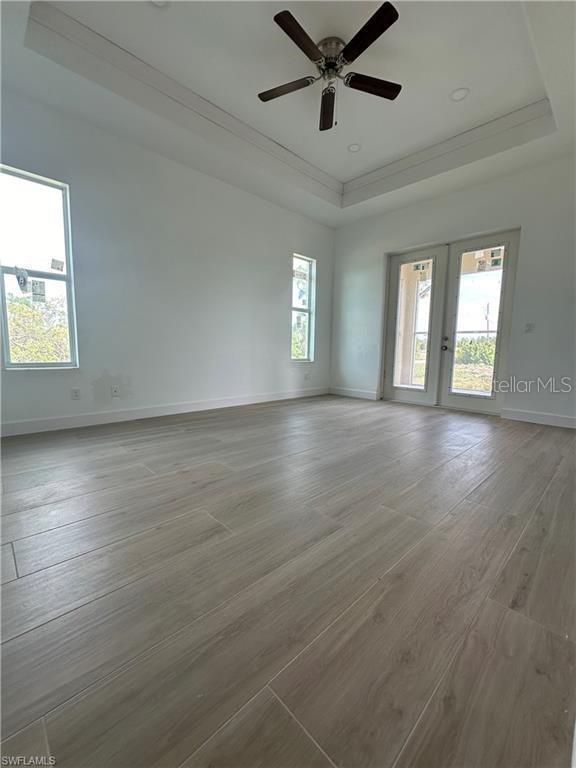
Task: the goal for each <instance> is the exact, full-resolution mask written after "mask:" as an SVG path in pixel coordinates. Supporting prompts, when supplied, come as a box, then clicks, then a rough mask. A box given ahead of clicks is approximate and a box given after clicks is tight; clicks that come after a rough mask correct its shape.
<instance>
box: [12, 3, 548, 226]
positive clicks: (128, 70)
mask: <svg viewBox="0 0 576 768" xmlns="http://www.w3.org/2000/svg"><path fill="white" fill-rule="evenodd" d="M25 44H26V46H27V47H28V48H30V49H32V50H34V51H35V52H37V53H40V54H42V55H44V56H46V57H47V58H49V59H52V60H53V61H55V62H56V63H58V64H60V65H62V66H64V67H66V68H67V69H69V70H70V71H72V72H75V73H76V74H79V75H81V76H82V77H85V78H87V79H88V80H91V81H93V82H95V83H97V84H98V85H101V86H103V87H104V88H106V89H108V90H109V91H112V92H113V93H116V94H117V95H119V96H121V97H123V98H125V99H126V100H128V101H130V102H132V103H134V104H136V105H138V106H139V107H141V108H143V109H146V110H148V111H150V112H152V113H154V114H156V115H159V116H160V117H161V118H163V119H165V120H167V121H169V122H172V123H173V124H175V125H179V126H182V127H184V128H186V129H188V130H189V131H191V132H192V133H194V134H196V135H198V136H200V137H202V138H203V139H204V140H206V141H207V142H210V144H211V145H213V147H215V148H217V152H219V153H220V152H221V153H222V155H223V156H224V157H226V158H227V160H226V163H227V164H228V165H230V166H231V165H232V164H233V163H234V164H236V165H238V164H242V163H243V164H244V165H243V166H242V169H243V170H242V174H243V175H242V176H241V177H240V178H241V179H243V178H244V177H246V176H247V174H248V173H250V172H254V169H257V170H258V172H259V173H263V174H264V175H265V176H266V178H268V179H269V183H270V184H272V183H274V184H283V185H284V188H285V189H292V191H294V190H295V189H296V190H301V191H305V192H306V193H307V194H308V195H311V196H312V198H309V199H312V200H313V199H314V198H316V199H317V200H321V201H323V202H324V203H328V204H329V206H328V207H331V208H332V210H334V213H335V214H336V213H337V209H344V208H350V207H351V206H355V205H358V204H360V203H362V202H365V201H367V200H371V199H374V198H377V197H381V196H383V195H386V194H387V193H389V192H392V191H394V190H398V189H400V188H402V187H407V186H409V185H412V184H416V183H417V182H419V181H423V180H424V179H430V178H432V177H434V176H438V175H439V174H442V173H446V172H448V171H451V170H454V169H455V168H458V167H460V166H464V165H467V164H469V163H473V162H475V161H477V160H481V159H483V158H486V157H489V156H492V155H495V154H498V153H499V152H503V151H505V150H507V149H511V148H513V147H516V146H519V145H522V144H525V143H527V142H529V141H532V140H534V139H537V138H541V137H543V136H546V135H548V134H550V133H553V132H554V131H556V129H557V128H556V122H555V119H554V115H553V112H552V108H551V105H550V102H549V100H548V99H547V98H544V99H541V100H540V101H537V102H535V103H534V104H529V105H527V106H524V107H522V108H520V109H517V110H515V111H513V112H510V113H508V114H506V115H503V116H501V117H498V118H496V119H494V120H491V121H489V122H486V123H484V124H482V125H479V126H476V127H475V128H472V129H471V130H469V131H465V132H463V133H460V134H458V135H456V136H453V137H451V138H449V139H447V140H445V141H442V142H439V143H437V144H434V145H432V146H430V147H427V148H425V149H423V150H421V151H418V152H414V153H411V154H410V155H407V156H405V157H403V158H401V159H398V160H395V161H393V162H391V163H387V164H386V165H384V166H382V167H381V168H378V169H377V170H374V171H371V172H369V173H366V174H364V175H362V176H359V177H357V178H355V179H352V180H350V181H347V182H345V183H342V182H341V181H339V180H338V179H336V178H334V177H333V176H331V175H330V174H328V173H326V172H325V171H323V170H322V169H320V168H317V167H316V166H315V165H313V164H311V163H309V162H308V161H306V160H304V159H303V158H301V157H299V156H298V155H297V154H295V153H294V152H291V151H290V150H289V149H287V148H286V147H284V146H282V145H281V144H279V143H277V142H275V141H274V140H273V139H271V138H269V137H268V136H266V135H264V134H263V133H261V132H260V131H257V130H256V129H255V128H252V127H251V126H250V125H248V124H247V123H244V122H243V121H241V120H239V119H238V118H236V117H234V115H231V114H230V113H228V112H226V111H225V110H223V109H220V108H219V107H217V106H216V105H215V104H212V103H211V102H209V101H207V100H206V99H204V98H203V97H201V96H199V95H198V94H197V93H194V92H193V91H191V90H190V89H189V88H186V87H185V86H183V85H182V84H180V83H178V82H176V81H175V80H173V79H172V78H170V77H169V76H167V75H165V74H164V73H162V72H160V71H159V70H157V69H155V68H154V67H152V66H150V65H149V64H147V63H146V62H144V61H142V60H141V59H139V58H138V57H136V56H134V55H133V54H131V53H130V52H129V51H126V50H125V49H124V48H122V47H120V46H118V45H117V44H116V43H113V42H112V41H111V40H109V39H107V38H106V37H104V36H102V35H100V34H98V33H97V32H95V31H94V30H92V29H90V28H89V27H87V26H85V25H84V24H82V23H80V22H79V21H77V20H76V19H74V18H73V17H72V16H70V15H69V14H68V13H66V12H64V11H63V10H61V9H60V8H58V7H57V5H56V4H53V3H48V2H33V3H32V4H31V5H30V12H29V17H28V24H27V28H26V36H25ZM205 172H206V171H205ZM226 174H227V178H225V180H229V181H230V183H232V184H236V185H237V186H238V185H239V181H238V178H239V177H238V175H236V176H233V175H232V171H231V170H228V169H227V170H226ZM219 178H222V175H220V176H219ZM335 209H336V210H335Z"/></svg>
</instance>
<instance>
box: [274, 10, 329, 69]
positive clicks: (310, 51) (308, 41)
mask: <svg viewBox="0 0 576 768" xmlns="http://www.w3.org/2000/svg"><path fill="white" fill-rule="evenodd" d="M274 21H275V22H276V24H278V26H279V27H280V29H282V30H284V32H286V34H287V35H288V37H289V38H290V39H291V40H292V42H294V43H296V45H297V46H298V48H300V50H301V51H303V52H304V53H305V54H306V56H308V58H309V59H310V61H314V62H316V61H321V60H322V59H323V58H324V55H323V53H322V51H321V50H320V48H318V46H317V45H316V43H315V42H314V41H313V40H312V38H311V37H310V36H309V35H308V34H307V33H306V32H305V31H304V30H303V29H302V27H301V26H300V24H298V22H297V21H296V19H295V18H294V16H292V14H291V13H290V11H280V13H277V14H276V16H274Z"/></svg>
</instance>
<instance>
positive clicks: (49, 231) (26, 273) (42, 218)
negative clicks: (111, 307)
mask: <svg viewBox="0 0 576 768" xmlns="http://www.w3.org/2000/svg"><path fill="white" fill-rule="evenodd" d="M0 206H1V208H2V213H3V216H2V220H3V221H2V227H1V229H0V253H1V254H2V266H1V273H2V274H1V280H0V292H1V294H2V323H3V339H4V365H5V367H6V368H9V369H18V368H74V367H77V366H78V354H77V347H76V325H75V317H74V285H73V279H72V257H71V253H70V232H69V207H68V186H67V185H66V184H61V183H60V182H57V181H51V180H50V179H44V178H42V177H40V176H34V175H33V174H29V173H26V172H25V171H18V170H15V169H13V168H8V167H6V166H1V167H0Z"/></svg>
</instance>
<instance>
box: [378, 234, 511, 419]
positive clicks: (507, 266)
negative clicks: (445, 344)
mask: <svg viewBox="0 0 576 768" xmlns="http://www.w3.org/2000/svg"><path fill="white" fill-rule="evenodd" d="M520 237H521V230H520V228H519V227H518V228H513V229H505V230H498V231H496V232H492V233H489V234H483V235H477V236H474V235H472V236H471V237H465V238H459V239H458V240H453V241H452V242H451V243H442V244H438V245H435V246H423V247H419V248H410V249H406V250H402V251H394V252H389V253H386V254H385V263H386V269H385V272H384V279H385V285H384V296H385V307H384V313H383V323H382V335H381V350H382V351H381V359H380V377H379V385H380V386H379V394H378V397H379V398H380V399H382V400H391V401H394V402H404V403H411V404H420V405H429V406H432V407H439V408H446V409H450V410H459V411H472V412H474V413H479V412H484V413H487V414H493V415H494V414H495V415H499V414H500V412H501V409H502V406H503V397H504V396H503V393H497V394H496V396H493V397H491V398H485V399H484V398H481V397H479V396H477V395H456V394H454V395H452V393H451V396H452V397H454V398H457V401H456V402H444V403H443V404H441V403H440V400H441V393H442V392H443V387H444V383H445V377H446V373H445V371H446V370H449V371H450V372H451V370H452V367H451V365H450V366H448V365H447V364H446V363H444V362H443V361H441V362H440V366H441V370H440V371H439V375H438V377H437V386H436V387H434V386H432V389H433V390H435V395H436V397H435V399H434V400H433V401H432V402H430V401H427V400H426V399H423V398H417V397H416V398H414V397H413V396H412V397H411V393H412V395H413V393H414V390H410V389H406V390H402V392H406V394H405V395H404V394H402V395H401V396H400V397H397V396H396V390H397V389H399V388H396V387H394V388H393V387H392V377H393V366H394V337H393V336H392V334H389V330H390V329H392V328H393V327H394V326H395V323H396V316H395V315H396V303H395V302H394V301H393V291H394V278H395V274H394V269H393V264H394V262H393V259H396V260H399V259H402V263H405V261H406V262H409V261H418V260H420V258H424V255H425V254H432V253H436V252H437V251H439V250H440V249H445V253H446V258H445V260H444V261H445V265H446V268H445V269H446V271H445V274H444V278H443V284H442V285H441V286H439V288H438V289H437V290H436V291H435V292H434V290H433V296H432V301H431V310H430V311H431V313H434V306H435V305H434V303H433V302H434V301H439V300H441V301H442V302H443V303H444V305H445V306H444V310H443V311H442V312H438V313H436V314H437V315H438V316H440V317H441V326H440V329H439V332H437V334H436V338H440V337H441V336H442V335H443V334H444V332H445V331H446V329H447V327H448V321H449V317H448V312H449V311H450V310H449V308H448V306H447V304H448V302H446V301H445V298H446V291H447V288H448V279H449V275H450V272H451V271H453V270H456V269H458V267H459V265H460V258H458V259H457V260H456V261H457V264H456V265H454V264H452V263H451V255H452V253H453V252H454V249H459V248H460V247H463V246H465V247H463V248H462V251H461V252H463V251H471V250H480V249H482V248H489V247H490V245H505V246H506V249H507V250H506V253H507V256H508V258H507V259H506V260H505V262H504V274H503V278H502V283H503V284H502V302H501V309H500V320H499V333H498V340H497V350H496V355H497V357H496V366H497V367H496V366H495V370H497V372H498V376H499V378H500V379H505V378H506V376H507V372H508V358H509V342H510V332H511V326H512V311H513V304H514V290H515V284H516V270H517V263H518V256H519V245H520ZM485 243H487V244H488V245H485ZM476 246H477V247H476ZM428 258H430V255H428ZM404 260H405V261H404ZM398 263H400V261H398ZM433 289H434V283H433ZM440 294H441V295H440ZM455 306H456V307H457V297H456V302H455ZM432 316H433V314H432ZM434 331H435V328H433V327H431V328H430V337H431V338H432V335H433V334H434ZM389 335H390V338H391V339H392V343H388V337H389ZM427 383H428V385H430V384H431V382H427ZM428 388H430V386H429V387H428ZM400 389H401V388H400ZM470 398H472V399H471V400H470ZM480 399H482V400H484V401H485V403H486V404H490V405H489V406H488V407H487V408H478V407H467V406H468V405H474V406H477V405H478V404H479V401H480Z"/></svg>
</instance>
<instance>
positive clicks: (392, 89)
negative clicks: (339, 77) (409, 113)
mask: <svg viewBox="0 0 576 768" xmlns="http://www.w3.org/2000/svg"><path fill="white" fill-rule="evenodd" d="M344 85H347V86H348V88H354V90H355V91H364V93H371V94H373V95H374V96H381V97H382V98H383V99H390V100H391V101H392V100H393V99H395V98H396V96H398V94H399V93H400V91H401V90H402V86H401V85H400V84H399V83H391V82H389V81H388V80H380V78H378V77H370V76H369V75H359V74H358V73H357V72H349V73H348V74H347V75H346V76H345V78H344Z"/></svg>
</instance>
